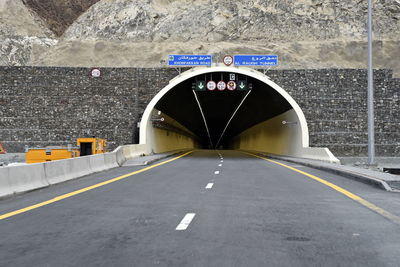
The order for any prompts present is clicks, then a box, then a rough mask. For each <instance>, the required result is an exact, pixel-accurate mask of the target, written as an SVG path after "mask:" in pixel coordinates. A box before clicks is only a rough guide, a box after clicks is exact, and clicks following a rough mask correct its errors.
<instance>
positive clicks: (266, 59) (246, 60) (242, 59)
mask: <svg viewBox="0 0 400 267" xmlns="http://www.w3.org/2000/svg"><path fill="white" fill-rule="evenodd" d="M234 61H235V66H277V65H278V56H277V55H236V56H235V58H234Z"/></svg>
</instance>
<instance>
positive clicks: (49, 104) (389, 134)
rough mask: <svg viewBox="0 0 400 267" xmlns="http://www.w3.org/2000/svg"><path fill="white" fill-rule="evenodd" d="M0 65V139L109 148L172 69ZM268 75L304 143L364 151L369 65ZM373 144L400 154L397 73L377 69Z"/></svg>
mask: <svg viewBox="0 0 400 267" xmlns="http://www.w3.org/2000/svg"><path fill="white" fill-rule="evenodd" d="M101 71H102V76H101V77H99V78H93V77H91V76H90V69H89V68H62V67H0V142H1V143H3V145H4V146H5V147H6V149H7V151H8V152H22V151H23V147H24V145H29V146H47V145H66V144H68V143H72V142H73V141H74V140H75V139H76V138H77V137H84V136H97V137H101V138H106V139H107V140H109V145H110V148H115V147H116V146H117V145H123V144H128V143H132V142H133V143H135V142H137V141H138V129H137V123H138V122H139V120H140V118H141V115H142V113H143V111H144V109H145V108H146V105H147V104H148V102H149V101H150V100H151V99H152V97H153V96H154V95H155V94H156V93H157V92H158V91H159V90H160V89H162V88H163V87H164V86H166V85H167V84H168V82H169V80H171V79H172V78H174V77H175V76H176V75H178V70H177V69H173V68H159V69H145V68H101ZM267 75H268V76H269V77H270V78H271V79H272V80H273V81H274V82H276V83H277V84H279V85H280V86H281V87H282V88H284V89H285V90H287V91H288V93H289V94H291V95H292V97H293V98H294V99H295V100H296V101H297V103H298V104H299V105H300V107H301V108H302V109H303V112H304V114H305V116H306V119H307V122H308V125H309V130H310V145H311V146H321V147H328V148H330V149H331V151H332V152H333V153H334V154H335V155H337V156H365V155H366V153H367V145H366V144H367V106H366V104H367V100H366V99H367V72H366V70H358V69H324V70H273V71H271V70H270V71H268V72H267ZM375 84H376V86H375V97H376V101H375V109H376V113H375V116H376V144H377V146H376V152H377V155H378V156H398V155H399V154H400V110H399V107H400V101H399V95H400V79H394V78H392V72H391V71H390V70H377V71H375Z"/></svg>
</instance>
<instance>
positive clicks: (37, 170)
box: [0, 145, 146, 197]
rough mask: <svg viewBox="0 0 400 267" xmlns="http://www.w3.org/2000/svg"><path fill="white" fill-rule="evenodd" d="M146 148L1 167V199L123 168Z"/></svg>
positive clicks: (117, 150)
mask: <svg viewBox="0 0 400 267" xmlns="http://www.w3.org/2000/svg"><path fill="white" fill-rule="evenodd" d="M145 147H146V146H145V145H126V146H120V147H118V148H117V149H116V150H115V151H114V152H111V153H105V154H98V155H91V156H84V157H78V158H72V159H64V160H57V161H50V162H45V163H35V164H27V165H21V166H8V167H0V197H3V196H8V195H12V194H15V193H21V192H26V191H30V190H34V189H38V188H43V187H46V186H49V185H53V184H57V183H61V182H64V181H68V180H72V179H75V178H78V177H82V176H85V175H89V174H91V173H94V172H100V171H104V170H107V169H111V168H115V167H118V166H121V165H122V164H123V163H124V162H125V161H126V160H128V159H132V158H134V157H137V156H139V155H141V154H143V153H144V151H145Z"/></svg>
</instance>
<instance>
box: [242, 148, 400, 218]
mask: <svg viewBox="0 0 400 267" xmlns="http://www.w3.org/2000/svg"><path fill="white" fill-rule="evenodd" d="M243 153H245V154H248V155H250V156H253V157H257V158H260V159H263V160H266V161H269V162H272V163H275V164H278V165H280V166H282V167H285V168H288V169H290V170H292V171H295V172H298V173H301V174H303V175H304V176H307V177H309V178H311V179H313V180H315V181H318V182H320V183H322V184H324V185H326V186H329V187H330V188H332V189H334V190H336V191H337V192H339V193H341V194H343V195H345V196H346V197H348V198H350V199H352V200H354V201H356V202H358V203H359V204H361V205H363V206H364V207H366V208H368V209H370V210H372V211H374V212H376V213H378V214H379V215H381V216H383V217H385V218H387V219H389V220H390V221H392V222H394V223H396V224H400V217H399V216H397V215H394V214H392V213H390V212H388V211H386V210H384V209H382V208H380V207H378V206H376V205H375V204H372V203H371V202H369V201H367V200H365V199H363V198H361V197H359V196H357V195H355V194H353V193H351V192H349V191H347V190H346V189H344V188H342V187H340V186H337V185H335V184H332V183H330V182H328V181H326V180H324V179H322V178H319V177H317V176H315V175H312V174H309V173H307V172H304V171H301V170H298V169H296V168H293V167H291V166H288V165H286V164H283V163H280V162H277V161H274V160H271V159H267V158H264V157H261V156H258V155H255V154H252V153H247V152H243Z"/></svg>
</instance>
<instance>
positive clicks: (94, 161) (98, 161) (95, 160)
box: [89, 154, 107, 172]
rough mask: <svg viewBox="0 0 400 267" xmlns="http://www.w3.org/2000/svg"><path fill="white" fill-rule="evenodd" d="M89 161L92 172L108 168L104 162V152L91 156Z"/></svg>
mask: <svg viewBox="0 0 400 267" xmlns="http://www.w3.org/2000/svg"><path fill="white" fill-rule="evenodd" d="M89 163H90V169H91V170H92V172H101V171H104V170H106V169H107V168H106V165H105V164H104V154H98V155H92V156H89Z"/></svg>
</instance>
